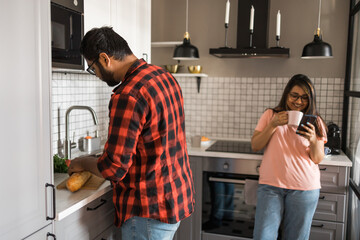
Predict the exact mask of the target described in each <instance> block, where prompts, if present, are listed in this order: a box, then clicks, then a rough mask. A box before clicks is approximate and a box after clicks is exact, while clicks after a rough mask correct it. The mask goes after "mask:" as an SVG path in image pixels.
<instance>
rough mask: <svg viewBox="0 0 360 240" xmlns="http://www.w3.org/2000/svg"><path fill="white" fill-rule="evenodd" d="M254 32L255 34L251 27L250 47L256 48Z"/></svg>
mask: <svg viewBox="0 0 360 240" xmlns="http://www.w3.org/2000/svg"><path fill="white" fill-rule="evenodd" d="M253 34H254V30H253V29H250V45H249V47H248V48H256V47H255V46H253Z"/></svg>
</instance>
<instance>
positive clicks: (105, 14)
mask: <svg viewBox="0 0 360 240" xmlns="http://www.w3.org/2000/svg"><path fill="white" fill-rule="evenodd" d="M110 9H111V0H84V34H85V33H86V32H88V31H89V30H91V29H92V28H94V27H103V26H111V25H112V24H111V11H110Z"/></svg>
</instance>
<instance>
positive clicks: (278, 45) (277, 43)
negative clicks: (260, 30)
mask: <svg viewBox="0 0 360 240" xmlns="http://www.w3.org/2000/svg"><path fill="white" fill-rule="evenodd" d="M272 48H284V47H281V46H280V36H276V46H275V47H272Z"/></svg>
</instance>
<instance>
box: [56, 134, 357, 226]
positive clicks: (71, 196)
mask: <svg viewBox="0 0 360 240" xmlns="http://www.w3.org/2000/svg"><path fill="white" fill-rule="evenodd" d="M218 140H220V139H218ZM222 140H234V139H222ZM236 140H238V141H244V139H236ZM245 141H247V140H245ZM213 143H215V140H213V141H210V142H208V143H207V144H206V145H203V146H201V147H197V148H195V147H191V146H190V144H188V152H189V156H198V157H220V158H235V159H249V160H261V159H262V155H259V154H244V153H228V152H209V151H205V150H206V149H207V148H208V147H210V146H211V145H212V144H213ZM320 165H332V166H341V167H351V166H352V162H351V161H350V159H349V158H348V157H347V156H346V155H345V154H344V153H343V152H341V154H340V155H327V156H325V158H324V160H323V161H322V162H321V163H320ZM67 177H68V174H66V173H55V176H54V182H55V187H56V186H57V185H58V184H59V183H61V182H62V181H63V180H65V179H66V178H67ZM111 190H112V189H111V186H110V182H109V181H105V182H104V183H103V184H102V185H101V186H100V187H99V188H98V189H97V190H79V191H77V192H75V193H72V192H70V191H69V190H67V189H56V193H55V194H56V218H55V220H56V221H60V220H62V219H64V218H65V217H67V216H69V215H70V214H72V213H74V212H76V211H77V210H79V209H81V208H82V207H84V206H85V205H86V204H88V203H90V202H92V201H94V200H95V199H97V198H98V197H100V196H102V195H104V194H105V193H107V192H109V191H111Z"/></svg>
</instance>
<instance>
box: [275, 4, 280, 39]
mask: <svg viewBox="0 0 360 240" xmlns="http://www.w3.org/2000/svg"><path fill="white" fill-rule="evenodd" d="M280 23H281V14H280V10H278V13H277V16H276V36H279V37H280Z"/></svg>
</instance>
